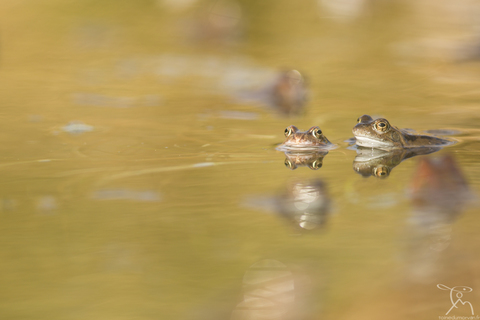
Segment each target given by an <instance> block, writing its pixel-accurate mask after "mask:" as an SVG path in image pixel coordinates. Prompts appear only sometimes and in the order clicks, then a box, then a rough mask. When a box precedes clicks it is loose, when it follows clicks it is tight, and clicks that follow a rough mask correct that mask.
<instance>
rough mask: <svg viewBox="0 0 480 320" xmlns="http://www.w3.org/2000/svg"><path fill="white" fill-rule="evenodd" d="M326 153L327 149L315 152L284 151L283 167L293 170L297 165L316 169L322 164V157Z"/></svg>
mask: <svg viewBox="0 0 480 320" xmlns="http://www.w3.org/2000/svg"><path fill="white" fill-rule="evenodd" d="M327 154H328V151H327V150H320V151H317V152H310V153H307V152H297V153H294V152H285V162H284V163H285V167H287V168H288V169H290V170H295V169H297V168H298V167H309V168H310V169H312V170H318V169H320V168H321V167H322V166H323V158H325V156H326V155H327Z"/></svg>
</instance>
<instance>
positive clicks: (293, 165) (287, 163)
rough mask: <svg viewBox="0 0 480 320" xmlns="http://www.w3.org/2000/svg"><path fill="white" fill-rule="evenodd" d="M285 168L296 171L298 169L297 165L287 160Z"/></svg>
mask: <svg viewBox="0 0 480 320" xmlns="http://www.w3.org/2000/svg"><path fill="white" fill-rule="evenodd" d="M285 167H287V168H288V169H290V170H295V169H297V167H296V166H295V164H293V163H292V162H291V161H290V160H288V158H287V159H285Z"/></svg>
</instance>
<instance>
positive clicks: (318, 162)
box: [310, 160, 323, 170]
mask: <svg viewBox="0 0 480 320" xmlns="http://www.w3.org/2000/svg"><path fill="white" fill-rule="evenodd" d="M322 165H323V163H322V160H315V161H314V162H313V163H312V165H311V166H310V169H312V170H318V169H320V168H321V167H322Z"/></svg>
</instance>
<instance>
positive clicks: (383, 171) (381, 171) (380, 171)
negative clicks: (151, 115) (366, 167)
mask: <svg viewBox="0 0 480 320" xmlns="http://www.w3.org/2000/svg"><path fill="white" fill-rule="evenodd" d="M373 175H374V176H375V177H377V178H386V177H388V176H389V175H390V169H389V168H388V167H378V168H375V169H373Z"/></svg>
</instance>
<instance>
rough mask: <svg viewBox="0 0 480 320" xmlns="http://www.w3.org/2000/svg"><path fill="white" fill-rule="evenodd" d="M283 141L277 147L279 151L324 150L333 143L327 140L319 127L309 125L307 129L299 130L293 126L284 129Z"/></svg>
mask: <svg viewBox="0 0 480 320" xmlns="http://www.w3.org/2000/svg"><path fill="white" fill-rule="evenodd" d="M285 137H286V139H285V142H283V143H282V144H281V145H279V146H278V147H277V150H279V151H296V152H302V151H307V152H311V151H316V150H321V149H323V150H325V149H328V148H331V147H333V146H334V145H333V144H332V143H331V142H330V141H328V139H327V137H325V135H324V134H323V132H322V130H320V128H319V127H311V128H310V129H308V130H307V131H300V130H298V128H297V127H295V126H289V127H287V128H286V129H285Z"/></svg>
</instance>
